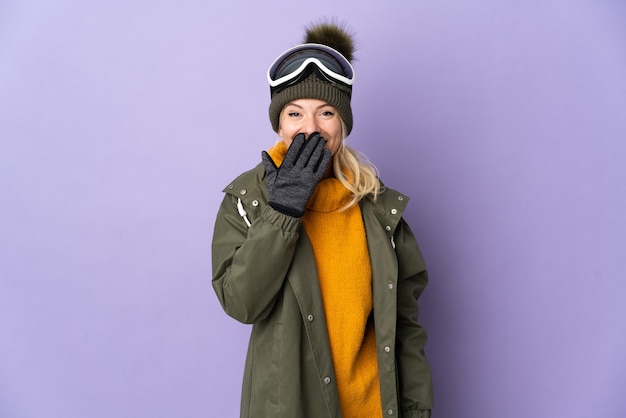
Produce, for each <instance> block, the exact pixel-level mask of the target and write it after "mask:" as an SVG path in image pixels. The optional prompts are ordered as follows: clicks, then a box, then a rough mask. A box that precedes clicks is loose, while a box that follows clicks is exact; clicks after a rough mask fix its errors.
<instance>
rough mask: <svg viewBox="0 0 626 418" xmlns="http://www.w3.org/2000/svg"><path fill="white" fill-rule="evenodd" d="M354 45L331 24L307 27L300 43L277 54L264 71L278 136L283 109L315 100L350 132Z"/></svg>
mask: <svg viewBox="0 0 626 418" xmlns="http://www.w3.org/2000/svg"><path fill="white" fill-rule="evenodd" d="M353 52H354V44H353V41H352V37H351V35H349V34H348V33H347V32H346V30H345V29H343V28H341V27H339V26H338V25H336V24H334V23H321V24H317V25H314V26H310V27H309V28H308V29H307V30H306V33H305V38H304V43H303V44H301V45H297V46H295V47H293V48H290V49H289V50H287V51H285V52H284V53H283V54H281V55H280V56H279V57H278V58H277V59H276V60H275V61H274V63H273V64H272V65H271V66H270V68H269V70H268V80H269V82H270V94H271V102H270V106H269V116H270V121H271V122H272V128H273V129H274V131H275V132H278V128H279V117H280V112H281V111H282V109H283V107H285V105H287V104H288V103H289V102H291V101H293V100H298V99H318V100H322V101H324V102H326V103H328V104H330V105H331V106H333V107H334V108H335V109H336V110H337V112H338V113H339V116H341V119H342V120H343V122H344V123H345V124H346V127H347V132H346V134H349V133H350V131H352V122H353V121H352V108H351V107H350V99H351V98H352V82H353V80H354V70H353V69H352V65H351V64H350V61H352V59H353V55H352V54H353Z"/></svg>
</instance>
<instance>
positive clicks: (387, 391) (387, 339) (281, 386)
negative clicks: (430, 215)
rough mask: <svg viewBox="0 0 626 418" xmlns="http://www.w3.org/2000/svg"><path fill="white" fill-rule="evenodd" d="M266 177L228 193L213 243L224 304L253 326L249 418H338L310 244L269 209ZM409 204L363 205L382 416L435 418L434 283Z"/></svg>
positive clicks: (393, 198) (244, 181)
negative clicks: (426, 313)
mask: <svg viewBox="0 0 626 418" xmlns="http://www.w3.org/2000/svg"><path fill="white" fill-rule="evenodd" d="M264 176H265V170H264V168H263V166H262V164H259V165H258V166H257V167H256V168H255V169H253V170H250V171H248V172H246V173H244V174H242V175H241V176H239V177H238V178H237V179H235V180H234V181H233V182H232V183H231V184H230V185H229V186H228V187H227V188H226V189H225V190H224V192H225V193H226V196H225V197H224V200H223V202H222V204H221V207H220V209H219V213H218V215H217V219H216V223H215V229H214V236H213V247H212V251H213V253H212V257H213V287H214V289H215V292H216V293H217V297H218V298H219V300H220V303H221V304H222V307H223V308H224V311H225V312H226V313H227V314H228V315H230V316H232V317H233V318H235V319H236V320H238V321H240V322H243V323H246V324H254V325H253V328H252V335H251V337H250V343H249V347H248V354H247V359H246V364H245V372H244V380H243V391H242V400H241V417H244V418H281V417H282V418H339V417H341V411H340V406H339V399H338V396H337V388H336V386H335V379H334V370H333V361H332V358H331V353H330V346H329V342H328V334H327V331H326V320H325V318H324V308H323V306H322V298H321V294H320V288H319V284H318V280H317V273H316V266H315V259H314V257H313V250H312V248H311V243H310V241H309V239H308V237H307V235H306V234H305V233H304V230H303V229H301V228H300V224H301V220H300V219H298V218H293V217H290V216H287V215H284V214H282V213H280V212H278V211H276V210H274V209H272V208H271V207H270V206H269V205H268V204H267V200H268V196H267V187H266V186H265V180H264ZM407 201H408V199H407V197H406V196H403V195H401V194H399V193H398V192H396V191H394V190H391V189H385V191H384V192H383V193H382V194H380V195H379V196H378V198H377V199H376V201H374V200H372V199H369V198H366V199H363V200H362V201H361V203H360V204H361V211H362V214H363V221H364V224H365V230H366V234H367V241H368V248H369V253H370V258H371V263H372V282H373V284H372V286H373V297H374V322H375V324H376V325H375V329H376V342H377V360H378V374H379V379H380V394H381V401H382V406H383V411H381V416H389V417H398V416H399V417H401V418H428V417H429V416H430V409H431V408H432V407H433V392H432V384H431V374H430V368H429V366H428V362H427V359H426V357H425V355H424V350H423V349H424V345H425V344H426V338H427V337H426V332H425V330H424V329H423V328H422V327H421V326H420V325H419V324H418V322H417V318H418V305H417V302H416V301H417V298H418V297H419V296H420V294H421V293H422V292H423V290H424V288H425V287H426V283H427V280H428V279H427V273H426V268H425V265H424V262H423V259H422V256H421V254H420V250H419V248H418V245H417V242H416V240H415V238H414V236H413V233H412V232H411V230H410V229H409V227H408V225H407V224H406V223H405V222H404V220H403V218H402V212H403V210H404V208H405V206H406V204H407ZM238 206H239V207H238ZM248 222H249V223H250V226H248ZM342 232H343V231H342ZM368 418H369V417H368Z"/></svg>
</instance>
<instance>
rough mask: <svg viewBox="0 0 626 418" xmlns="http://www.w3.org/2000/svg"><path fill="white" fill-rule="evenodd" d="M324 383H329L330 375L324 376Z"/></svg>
mask: <svg viewBox="0 0 626 418" xmlns="http://www.w3.org/2000/svg"><path fill="white" fill-rule="evenodd" d="M324 384H325V385H330V377H325V378H324Z"/></svg>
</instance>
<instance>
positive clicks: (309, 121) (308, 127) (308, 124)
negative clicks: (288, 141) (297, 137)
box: [301, 117, 320, 138]
mask: <svg viewBox="0 0 626 418" xmlns="http://www.w3.org/2000/svg"><path fill="white" fill-rule="evenodd" d="M319 131H320V127H319V124H318V123H317V120H316V119H315V118H314V117H308V118H306V119H304V120H303V121H302V128H301V132H302V133H303V134H305V135H306V137H307V138H308V137H309V135H311V134H312V133H313V132H319Z"/></svg>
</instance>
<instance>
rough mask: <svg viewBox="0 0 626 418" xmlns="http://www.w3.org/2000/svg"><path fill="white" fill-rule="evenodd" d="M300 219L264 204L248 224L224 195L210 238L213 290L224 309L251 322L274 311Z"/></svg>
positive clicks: (234, 203)
mask: <svg viewBox="0 0 626 418" xmlns="http://www.w3.org/2000/svg"><path fill="white" fill-rule="evenodd" d="M300 222H301V221H300V219H298V218H293V217H290V216H287V215H284V214H282V213H280V212H278V211H276V210H274V209H272V208H271V207H270V206H265V207H264V208H263V209H262V211H261V214H260V216H259V217H258V218H256V219H254V220H253V221H252V224H251V226H250V227H249V228H248V227H247V225H246V224H245V222H244V220H243V219H242V218H241V216H240V215H239V213H238V211H237V207H236V198H235V197H234V196H230V195H226V196H225V197H224V199H223V201H222V204H221V206H220V208H219V211H218V214H217V218H216V221H215V228H214V231H213V242H212V264H213V280H212V284H213V289H214V290H215V293H216V294H217V297H218V299H219V301H220V303H221V304H222V307H223V308H224V311H225V312H226V313H227V314H228V315H230V316H231V317H233V318H235V319H236V320H238V321H240V322H243V323H246V324H251V323H255V322H258V321H260V320H263V319H265V318H266V317H267V315H268V314H269V313H270V311H271V310H272V307H273V306H274V303H275V301H276V298H277V296H278V294H279V291H280V289H281V287H282V286H283V282H284V279H285V276H286V274H287V271H288V269H289V266H290V264H291V260H292V258H293V254H294V251H295V247H296V242H297V240H298V237H299V229H300Z"/></svg>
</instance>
